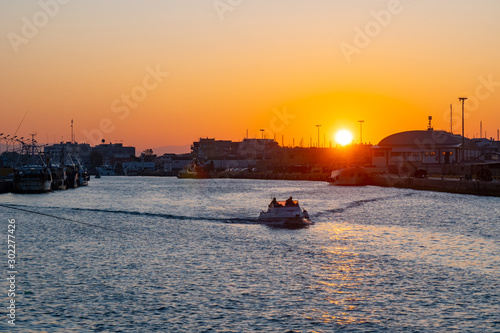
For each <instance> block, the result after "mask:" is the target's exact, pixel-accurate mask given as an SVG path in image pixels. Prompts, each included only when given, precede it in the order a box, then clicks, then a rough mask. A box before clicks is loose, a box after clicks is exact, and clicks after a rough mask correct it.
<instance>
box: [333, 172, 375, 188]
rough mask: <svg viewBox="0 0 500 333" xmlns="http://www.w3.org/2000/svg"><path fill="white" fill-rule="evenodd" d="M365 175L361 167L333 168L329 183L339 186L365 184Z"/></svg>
mask: <svg viewBox="0 0 500 333" xmlns="http://www.w3.org/2000/svg"><path fill="white" fill-rule="evenodd" d="M367 176H368V175H367V173H366V171H365V170H364V169H362V168H349V169H340V170H334V171H332V173H331V176H330V183H332V184H333V185H339V186H363V185H366V181H367Z"/></svg>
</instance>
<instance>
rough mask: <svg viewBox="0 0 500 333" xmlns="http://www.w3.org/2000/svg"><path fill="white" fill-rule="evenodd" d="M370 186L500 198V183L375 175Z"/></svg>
mask: <svg viewBox="0 0 500 333" xmlns="http://www.w3.org/2000/svg"><path fill="white" fill-rule="evenodd" d="M368 185H374V186H382V187H397V188H410V189H414V190H426V191H438V192H449V193H459V194H473V195H486V196H496V197H500V182H498V181H478V180H464V179H446V178H411V177H398V176H391V175H374V176H370V177H369V178H368Z"/></svg>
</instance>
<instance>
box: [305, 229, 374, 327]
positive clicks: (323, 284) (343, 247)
mask: <svg viewBox="0 0 500 333" xmlns="http://www.w3.org/2000/svg"><path fill="white" fill-rule="evenodd" d="M359 228H360V227H359V226H351V225H346V224H335V223H327V224H326V223H325V224H323V225H322V226H319V229H320V230H319V232H321V233H323V234H325V235H328V238H329V244H325V245H324V246H323V247H322V248H321V252H322V255H320V257H321V258H322V261H323V262H321V264H320V265H319V266H318V268H317V269H316V270H314V272H313V274H314V275H315V277H316V283H317V285H316V288H319V289H321V290H322V291H323V293H324V295H326V296H325V301H327V302H329V304H330V306H329V307H328V308H330V310H328V311H325V310H324V309H322V310H316V309H314V310H312V313H310V314H309V315H308V317H307V318H308V319H311V320H319V321H322V322H323V323H333V324H336V325H340V326H345V325H350V324H359V323H366V322H368V321H370V319H369V318H367V317H366V315H365V313H364V312H363V311H362V310H361V309H360V304H362V303H363V302H364V301H365V300H366V297H365V296H364V294H363V286H364V284H366V283H367V280H366V278H367V277H369V276H370V275H372V274H370V273H367V272H365V270H364V265H366V262H365V260H364V259H363V258H362V257H361V256H360V253H359V252H358V251H357V249H356V244H358V245H359V244H362V243H363V242H364V240H363V239H362V237H361V235H362V233H360V232H359V230H358V229H359ZM371 321H372V322H373V320H371Z"/></svg>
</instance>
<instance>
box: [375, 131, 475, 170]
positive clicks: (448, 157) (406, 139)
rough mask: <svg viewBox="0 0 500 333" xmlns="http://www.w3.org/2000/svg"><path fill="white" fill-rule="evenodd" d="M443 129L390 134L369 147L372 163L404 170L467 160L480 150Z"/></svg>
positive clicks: (465, 139) (472, 158)
mask: <svg viewBox="0 0 500 333" xmlns="http://www.w3.org/2000/svg"><path fill="white" fill-rule="evenodd" d="M463 141H464V142H465V147H462V136H460V135H455V134H452V133H448V132H445V131H434V130H433V129H432V128H430V129H428V130H426V131H407V132H401V133H396V134H392V135H389V136H388V137H386V138H384V139H382V141H380V143H379V144H378V145H376V146H373V147H372V165H373V166H375V167H378V168H389V169H393V170H395V169H398V171H399V172H403V173H407V172H412V171H415V169H419V168H422V169H428V168H433V169H436V170H437V169H438V168H439V167H441V166H446V165H456V164H460V163H470V162H472V161H475V160H477V158H478V157H479V156H480V155H481V150H480V149H479V148H478V146H477V145H476V144H475V143H474V142H473V141H472V140H470V139H467V138H464V139H463Z"/></svg>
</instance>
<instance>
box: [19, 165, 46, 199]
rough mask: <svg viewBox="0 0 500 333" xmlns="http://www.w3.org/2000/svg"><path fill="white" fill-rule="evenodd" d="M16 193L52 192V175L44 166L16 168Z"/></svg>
mask: <svg viewBox="0 0 500 333" xmlns="http://www.w3.org/2000/svg"><path fill="white" fill-rule="evenodd" d="M12 186H13V189H12V191H13V192H14V193H43V192H50V191H51V190H52V173H51V172H50V169H49V168H48V167H47V166H44V165H25V166H22V167H20V168H16V172H15V173H14V181H13V184H12Z"/></svg>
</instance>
